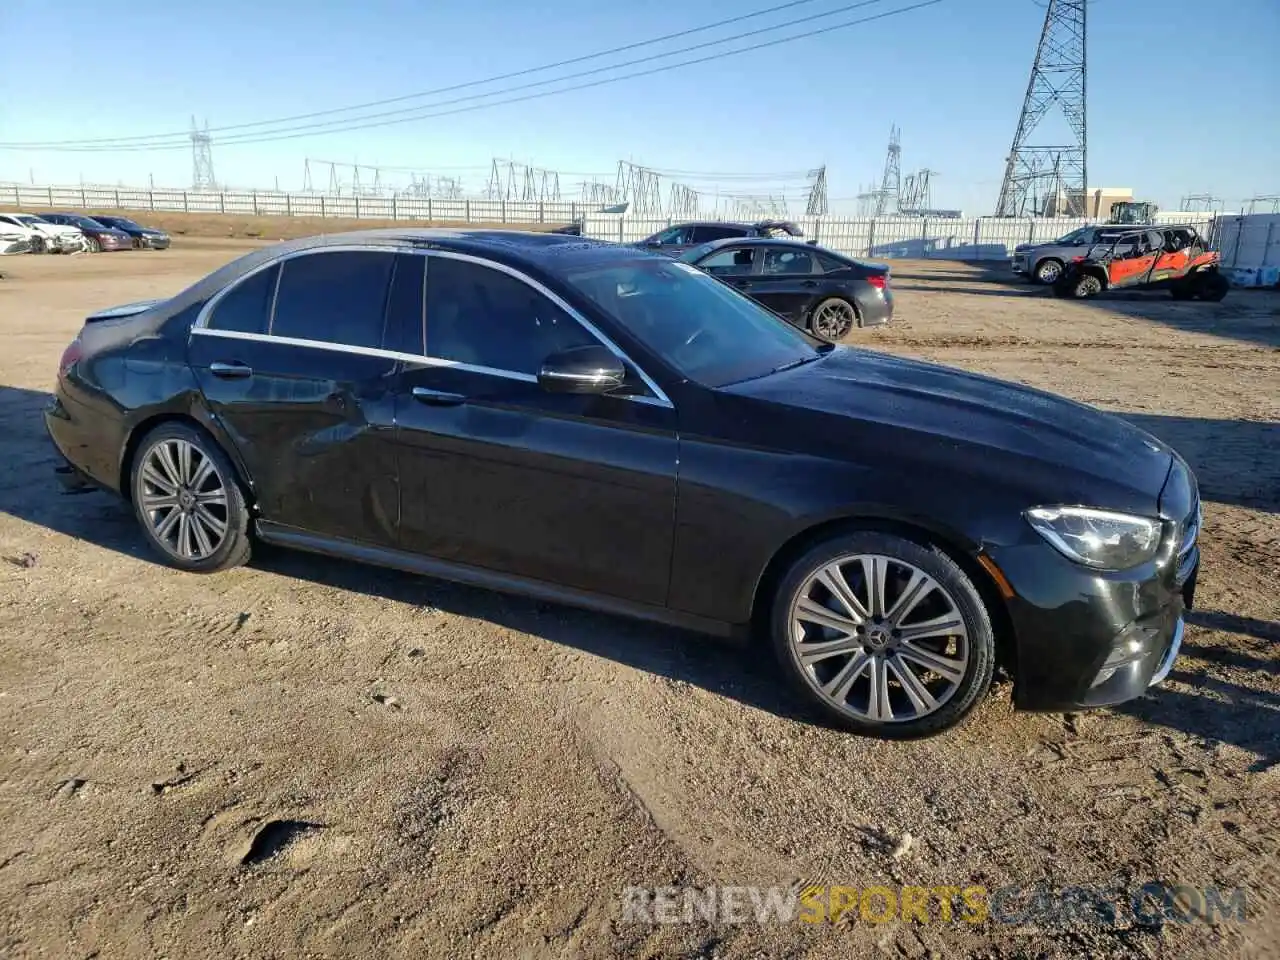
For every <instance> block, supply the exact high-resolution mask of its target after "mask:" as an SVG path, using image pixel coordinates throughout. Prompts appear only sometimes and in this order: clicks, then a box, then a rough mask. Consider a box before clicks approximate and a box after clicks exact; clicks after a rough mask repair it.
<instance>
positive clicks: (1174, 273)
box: [1151, 229, 1193, 281]
mask: <svg viewBox="0 0 1280 960" xmlns="http://www.w3.org/2000/svg"><path fill="white" fill-rule="evenodd" d="M1159 235H1160V236H1161V237H1162V238H1163V240H1164V247H1163V249H1162V250H1161V251H1160V253H1159V255H1158V256H1157V257H1156V265H1155V266H1154V267H1153V268H1152V270H1151V279H1152V280H1153V281H1155V280H1168V279H1170V278H1171V277H1180V276H1182V275H1183V274H1184V273H1186V271H1187V265H1188V264H1189V263H1190V262H1191V245H1192V242H1193V241H1192V236H1191V234H1190V232H1189V231H1187V230H1178V229H1170V230H1161V231H1159Z"/></svg>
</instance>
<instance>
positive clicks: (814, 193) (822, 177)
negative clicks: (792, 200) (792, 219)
mask: <svg viewBox="0 0 1280 960" xmlns="http://www.w3.org/2000/svg"><path fill="white" fill-rule="evenodd" d="M808 176H809V199H808V201H807V202H806V203H805V206H804V212H805V216H808V217H822V216H826V213H827V165H826V164H825V163H824V164H823V165H822V166H820V167H818V168H817V169H816V170H810V171H809V174H808Z"/></svg>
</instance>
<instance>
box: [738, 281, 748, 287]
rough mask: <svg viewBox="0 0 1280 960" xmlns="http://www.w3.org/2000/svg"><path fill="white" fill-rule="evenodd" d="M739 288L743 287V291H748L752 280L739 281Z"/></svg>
mask: <svg viewBox="0 0 1280 960" xmlns="http://www.w3.org/2000/svg"><path fill="white" fill-rule="evenodd" d="M738 286H740V287H742V288H743V289H746V288H747V287H749V286H751V281H750V280H739V281H738Z"/></svg>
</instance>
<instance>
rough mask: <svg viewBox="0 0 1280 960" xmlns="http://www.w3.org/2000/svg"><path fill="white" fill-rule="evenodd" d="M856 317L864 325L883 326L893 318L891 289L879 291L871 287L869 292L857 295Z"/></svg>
mask: <svg viewBox="0 0 1280 960" xmlns="http://www.w3.org/2000/svg"><path fill="white" fill-rule="evenodd" d="M858 319H859V320H860V321H861V322H862V326H864V327H880V326H884V325H885V324H886V323H888V322H889V321H890V320H892V319H893V291H892V290H884V291H880V290H877V289H875V288H874V287H872V288H871V292H869V293H866V294H863V295H860V296H859V297H858Z"/></svg>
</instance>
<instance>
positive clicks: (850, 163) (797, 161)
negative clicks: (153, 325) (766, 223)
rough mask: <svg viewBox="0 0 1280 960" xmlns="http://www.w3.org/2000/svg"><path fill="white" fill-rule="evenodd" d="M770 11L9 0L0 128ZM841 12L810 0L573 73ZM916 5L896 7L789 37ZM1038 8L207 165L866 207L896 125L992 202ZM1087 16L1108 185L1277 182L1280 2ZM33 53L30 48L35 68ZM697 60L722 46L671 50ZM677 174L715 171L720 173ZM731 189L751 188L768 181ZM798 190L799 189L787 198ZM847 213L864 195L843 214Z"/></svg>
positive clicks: (606, 43) (1252, 188)
mask: <svg viewBox="0 0 1280 960" xmlns="http://www.w3.org/2000/svg"><path fill="white" fill-rule="evenodd" d="M778 2H779V0H734V2H724V0H709V2H704V3H698V4H672V3H661V4H653V5H652V6H650V7H648V8H647V9H646V8H644V7H642V6H641V5H639V4H636V3H635V2H632V0H628V2H622V0H543V2H541V3H530V2H518V0H430V2H424V0H360V2H359V3H357V2H355V0H345V2H344V0H307V2H301V0H219V2H215V3H209V2H207V0H206V2H199V3H197V2H193V0H121V2H115V3H111V2H103V0H57V2H49V0H5V2H4V3H3V4H0V37H3V39H4V49H5V50H6V52H7V55H6V57H5V65H6V66H5V69H4V70H3V71H0V75H2V76H3V79H0V141H3V142H24V141H44V140H67V139H88V138H94V137H119V136H129V135H135V134H152V133H169V132H172V131H181V130H184V129H185V128H187V127H188V125H189V123H190V116H191V115H192V114H193V113H194V114H196V115H197V116H199V117H201V118H206V117H207V118H208V121H209V124H210V125H211V126H212V127H218V126H221V125H228V124H237V123H247V122H252V121H256V120H263V119H271V118H276V117H283V116H288V115H291V114H299V113H306V112H311V111H315V110H323V109H327V108H331V107H340V106H345V105H348V104H357V103H361V102H365V101H371V100H377V99H382V98H387V97H395V96H400V95H403V94H408V93H413V92H416V91H420V90H430V89H433V88H439V87H443V86H449V85H452V84H457V83H464V82H466V81H471V80H479V79H483V78H486V77H490V76H493V75H496V74H501V73H507V72H510V71H515V70H520V69H524V68H527V67H536V66H539V65H542V64H547V63H551V62H554V61H556V60H561V59H566V58H569V57H575V56H581V55H584V54H588V53H593V52H596V51H598V50H603V49H606V48H609V47H615V46H620V45H622V44H626V43H631V42H636V41H639V40H645V39H648V38H651V37H656V36H659V35H662V34H665V33H670V32H674V31H677V30H681V29H686V28H689V27H696V26H700V25H702V24H706V23H710V22H713V21H716V20H721V19H724V18H727V17H731V16H736V15H741V14H743V13H748V12H752V11H755V10H760V9H765V8H768V7H771V6H775V5H777V3H778ZM848 2H850V0H815V2H811V3H805V4H802V5H800V6H797V7H795V8H793V9H791V10H787V11H783V12H780V13H778V14H774V15H771V16H768V17H759V18H755V19H752V20H748V21H746V22H744V23H741V24H735V25H733V26H731V27H728V28H723V29H721V30H718V31H715V32H708V33H701V34H695V35H694V36H691V37H686V38H682V39H680V40H676V41H672V42H670V43H667V44H664V45H661V46H654V47H645V48H642V49H640V50H637V51H633V52H630V53H627V54H622V55H618V56H617V57H614V58H612V59H611V60H600V61H590V62H587V63H582V64H578V65H575V66H573V67H568V68H566V72H567V71H576V70H586V69H591V68H593V67H596V66H601V65H604V64H606V63H610V62H615V61H617V60H625V59H633V58H636V57H641V56H645V55H649V54H653V53H657V52H661V51H663V50H669V49H672V48H678V47H682V46H688V45H691V44H694V43H698V42H700V41H704V40H709V39H715V38H718V37H721V36H726V35H730V34H734V33H739V32H742V31H746V30H751V29H755V28H760V27H766V26H769V25H772V24H775V23H779V22H782V21H785V20H789V19H794V18H797V17H803V16H807V15H811V14H814V13H820V12H823V11H826V10H830V9H834V8H837V7H841V6H845V5H846V4H847V3H848ZM911 2H913V0H886V2H883V3H878V4H874V5H872V6H869V7H867V8H865V9H863V10H858V11H852V12H849V13H845V14H843V15H836V16H833V17H831V18H829V19H826V20H817V21H813V22H811V23H807V24H803V25H800V26H797V27H793V28H790V29H784V30H781V31H779V32H778V33H777V34H776V36H783V35H786V34H788V33H793V32H801V31H805V30H810V29H815V28H818V27H821V26H823V25H824V24H828V23H839V22H841V21H845V20H850V19H854V18H857V17H860V16H866V15H870V14H874V13H878V12H881V11H883V10H890V9H893V8H895V7H901V6H906V5H908V4H909V3H911ZM1206 11H1210V12H1209V13H1206ZM1217 11H1222V13H1221V14H1220V15H1215V13H1216V12H1217ZM1043 16H1044V10H1043V7H1041V6H1038V5H1037V4H1036V3H1035V2H1033V0H943V2H941V3H938V4H937V5H935V6H930V7H926V8H923V9H920V10H916V11H913V12H909V13H905V14H903V15H901V16H894V17H890V18H887V19H884V20H880V21H876V22H872V23H867V24H864V25H860V26H854V27H850V28H848V29H843V30H835V31H832V32H830V33H827V34H825V35H823V36H819V37H814V38H810V39H805V40H799V41H797V42H795V43H791V44H785V45H781V46H778V47H775V48H773V49H771V50H765V51H760V52H757V53H748V54H745V55H742V56H737V57H726V58H723V59H720V60H717V61H715V62H712V63H705V64H700V65H695V66H689V67H684V68H680V69H670V70H666V71H663V72H660V73H658V74H655V75H651V76H647V77H644V78H641V79H636V80H629V81H623V82H621V83H616V84H609V85H604V86H599V87H596V88H594V89H588V90H581V91H575V92H571V93H566V94H564V95H561V96H551V97H545V98H542V99H535V100H529V101H527V102H524V103H518V104H512V105H507V106H498V107H494V108H492V109H483V110H475V111H473V112H469V113H462V114H456V115H453V116H444V117H437V118H432V119H426V120H421V121H417V122H413V123H403V124H398V125H394V126H383V127H378V128H374V129H367V130H362V131H358V132H347V133H332V134H327V135H324V136H316V137H309V138H305V139H293V140H284V141H278V142H275V143H263V144H254V145H250V144H245V145H239V146H234V145H231V144H222V145H219V144H217V143H215V146H214V165H215V172H216V173H217V175H218V179H219V180H220V181H222V182H225V183H229V184H232V185H236V186H270V185H272V184H273V183H274V182H275V180H276V178H278V180H279V183H280V185H281V187H285V188H293V189H297V188H299V187H300V186H301V184H302V176H303V161H304V158H306V157H313V158H320V159H326V160H340V161H344V162H350V161H353V160H358V161H360V162H361V163H378V164H385V165H391V166H400V167H412V168H415V169H420V170H430V171H433V172H437V173H441V174H448V175H455V176H460V177H461V178H462V179H463V184H464V186H465V187H467V188H468V189H469V190H478V189H480V188H481V187H482V186H483V183H484V181H485V179H486V176H487V174H486V169H485V168H487V165H488V163H489V160H490V158H491V157H494V156H498V157H506V158H512V159H515V160H519V161H522V162H527V163H530V164H534V165H537V166H541V167H547V168H551V169H557V170H561V171H565V172H566V173H567V174H570V175H569V176H566V177H562V181H561V186H562V190H565V191H568V190H569V189H570V188H571V185H576V184H577V182H579V181H581V180H582V179H583V176H582V174H583V173H600V174H602V175H603V176H604V177H606V178H610V179H611V177H612V171H613V170H614V169H615V166H616V163H617V161H618V160H619V159H628V160H632V161H634V162H637V163H642V164H645V165H647V166H651V167H655V168H659V169H664V170H687V171H697V172H718V171H726V172H733V173H751V174H767V173H774V172H782V171H786V172H791V171H803V170H804V169H806V168H809V167H814V166H817V165H819V164H823V163H825V164H826V165H827V169H828V182H829V194H830V196H831V197H832V198H850V197H852V196H853V195H854V194H856V193H857V192H859V190H860V189H861V188H862V187H863V186H864V185H865V184H867V183H868V182H869V181H872V180H876V179H878V177H879V174H880V169H881V167H882V165H883V161H884V150H885V142H886V140H887V136H888V132H889V127H890V125H891V124H893V123H897V124H898V125H899V126H900V127H901V128H902V166H903V172H904V173H906V172H907V171H909V170H911V169H915V168H919V167H929V168H932V169H933V170H935V171H937V173H936V174H935V177H934V192H933V201H934V205H935V206H954V207H962V208H964V209H965V210H966V211H967V212H970V213H989V212H991V210H990V208H991V207H992V206H993V204H994V198H995V194H996V192H997V190H998V187H999V181H1000V177H1001V174H1002V173H1003V158H1004V156H1005V153H1006V152H1007V150H1008V146H1009V141H1010V139H1011V137H1012V134H1013V128H1014V124H1015V122H1016V119H1017V113H1018V109H1019V106H1020V104H1021V100H1022V96H1023V92H1024V89H1025V86H1026V80H1027V73H1028V70H1029V68H1030V65H1031V58H1032V56H1033V53H1034V49H1035V42H1036V39H1037V36H1038V34H1039V28H1040V22H1041V20H1042V19H1043ZM1089 19H1090V22H1089V32H1090V42H1089V69H1090V73H1089V91H1090V97H1089V116H1090V181H1091V183H1092V185H1093V186H1127V187H1132V188H1134V190H1135V191H1136V192H1137V194H1138V195H1139V197H1140V198H1144V199H1154V200H1156V201H1157V202H1159V203H1160V204H1161V206H1162V207H1169V208H1172V207H1175V206H1176V205H1177V203H1178V200H1179V198H1180V197H1181V196H1183V195H1185V194H1188V193H1202V192H1212V193H1214V194H1215V195H1217V196H1220V197H1223V198H1225V199H1227V201H1228V203H1231V202H1233V201H1234V202H1236V203H1238V201H1239V199H1241V198H1243V197H1246V196H1250V195H1253V194H1257V193H1277V192H1280V106H1277V102H1278V100H1280V60H1278V59H1277V57H1276V51H1277V50H1280V2H1277V0H1230V2H1225V3H1218V4H1216V5H1208V6H1206V5H1204V4H1192V3H1169V2H1168V0H1096V2H1094V3H1093V4H1091V5H1090V7H1089ZM770 36H774V35H770ZM769 38H770V37H769V36H761V37H759V38H756V40H757V41H758V40H765V39H769ZM749 42H752V41H742V42H741V43H739V44H730V45H729V46H730V47H732V46H736V45H745V44H746V43H749ZM24 50H30V51H33V53H38V58H32V59H29V60H28V59H25V58H23V57H22V56H21V55H20V54H21V52H22V51H24ZM705 52H712V51H699V53H694V54H688V55H686V56H685V57H673V58H672V61H678V60H680V59H687V58H689V57H693V56H698V55H700V54H701V53H705ZM59 61H60V62H61V63H65V64H67V65H68V66H69V67H70V71H71V72H70V73H69V74H68V79H67V80H62V79H57V78H55V77H54V71H55V70H57V69H58V66H57V64H58V63H59ZM665 62H667V61H656V62H655V63H653V64H644V65H641V66H637V67H633V68H630V69H631V70H638V69H644V68H646V67H650V66H660V65H662V64H663V63H665ZM554 75H555V74H554V73H550V72H549V73H545V74H543V73H539V74H535V75H531V76H529V77H524V78H519V79H514V80H510V81H505V82H502V83H498V84H493V85H490V86H487V87H480V88H476V89H474V90H473V89H466V90H462V91H458V92H455V93H452V94H444V95H441V96H438V97H435V98H427V99H424V100H422V101H419V102H420V103H421V104H423V105H424V106H426V105H429V104H431V103H433V102H438V101H439V100H441V99H449V98H451V97H459V96H464V95H467V94H471V93H475V92H480V91H487V90H491V89H504V88H508V87H511V86H515V85H518V84H520V83H527V82H530V81H537V80H542V79H546V78H548V77H551V76H554ZM578 82H581V81H578ZM551 88H554V87H551ZM539 89H541V90H545V89H549V88H548V87H542V88H539ZM411 103H412V102H411ZM405 105H410V104H393V105H391V106H389V107H385V108H382V109H393V108H394V107H397V106H405ZM1049 129H1050V130H1051V129H1052V128H1049ZM215 136H216V134H215ZM1158 147H1163V148H1167V149H1162V150H1160V151H1159V152H1157V150H1156V149H1154V148H1158ZM32 174H34V177H35V179H36V181H37V182H54V183H74V182H79V181H80V180H81V179H83V180H84V181H86V182H100V183H115V182H124V183H127V184H137V183H145V182H146V181H147V179H148V177H149V176H151V177H154V180H155V183H156V184H157V185H161V184H164V185H175V186H184V185H187V184H189V183H190V180H191V152H190V149H189V148H185V149H177V150H169V151H148V152H119V151H116V152H103V153H68V152H54V151H48V150H41V151H13V150H5V149H0V180H24V181H25V180H27V179H28V178H29V176H31V175H32ZM326 176H327V173H326ZM685 179H686V180H688V181H689V182H691V184H692V185H694V186H699V187H700V186H705V185H708V184H709V183H710V182H711V181H710V180H709V179H696V180H695V179H694V178H692V177H686V178H685ZM732 182H733V183H735V184H737V185H738V186H737V189H740V190H743V191H744V192H745V191H753V190H756V189H765V188H767V187H769V186H772V185H773V184H771V183H769V182H763V181H762V182H760V183H752V182H751V181H747V180H735V181H732ZM781 186H782V184H780V183H779V184H778V185H777V188H781ZM802 186H803V184H802V183H798V182H795V181H791V182H790V183H789V191H790V192H791V193H795V192H797V191H799V190H800V189H802ZM573 188H574V189H576V186H574V187H573ZM834 206H835V207H836V209H837V210H841V211H849V210H851V206H852V204H851V203H848V202H841V203H836V204H834Z"/></svg>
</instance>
